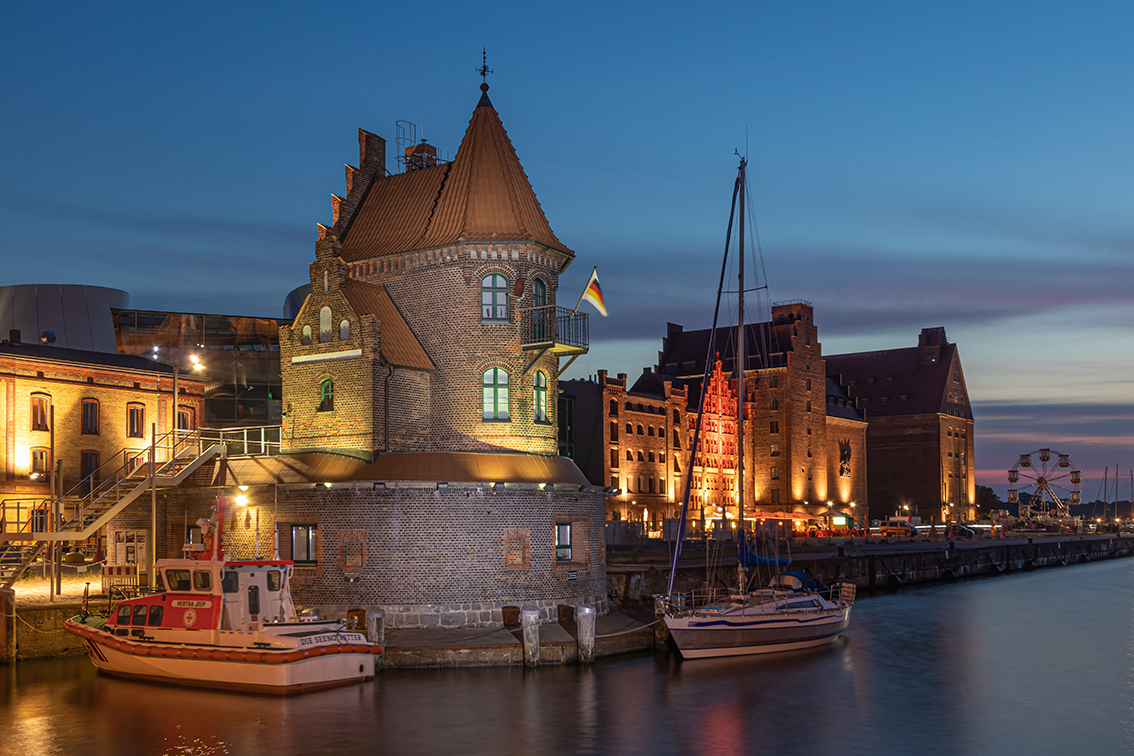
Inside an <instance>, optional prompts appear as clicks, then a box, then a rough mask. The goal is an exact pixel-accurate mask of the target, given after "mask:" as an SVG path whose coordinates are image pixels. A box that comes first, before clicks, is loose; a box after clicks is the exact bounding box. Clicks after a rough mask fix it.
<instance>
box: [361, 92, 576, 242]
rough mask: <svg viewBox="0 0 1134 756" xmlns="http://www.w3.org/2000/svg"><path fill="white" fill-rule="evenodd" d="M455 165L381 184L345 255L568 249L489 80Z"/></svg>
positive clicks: (368, 199)
mask: <svg viewBox="0 0 1134 756" xmlns="http://www.w3.org/2000/svg"><path fill="white" fill-rule="evenodd" d="M481 90H482V91H483V92H484V94H483V95H482V96H481V98H480V102H479V103H478V104H477V106H476V109H475V110H474V111H473V116H472V120H470V121H469V127H468V130H467V131H465V136H464V139H462V140H461V146H460V147H459V148H458V150H457V156H456V157H455V158H454V159H453V162H451V163H446V164H442V165H436V166H431V167H428V168H421V169H418V170H413V171H408V172H406V173H403V174H399V175H395V176H389V177H386V178H381V179H378V180H376V181H374V182H373V183H372V184H371V185H370V189H369V191H368V192H367V194H366V196H365V198H364V199H363V200H362V204H361V206H360V207H359V208H358V210H357V211H356V212H355V214H354V216H353V217H352V219H351V221H350V225H349V226H348V227H347V229H346V231H345V233H344V235H343V239H342V257H343V260H345V261H347V262H357V261H359V260H366V259H369V258H372V257H377V256H379V255H392V254H399V253H402V252H410V251H413V250H417V249H429V248H432V247H440V246H444V245H447V244H453V243H455V242H459V241H470V242H505V241H531V242H535V243H537V244H542V245H544V246H546V247H551V248H552V249H556V250H559V251H560V252H563V253H564V254H567V255H569V256H572V257H573V256H574V254H575V253H574V252H572V251H571V250H570V249H568V248H567V247H566V246H564V244H563V243H562V242H561V241H559V239H558V238H556V236H555V232H553V231H552V230H551V226H550V225H549V224H548V222H547V218H546V217H544V214H543V208H541V207H540V204H539V200H537V199H536V196H535V192H534V191H532V187H531V184H530V183H529V182H528V177H527V174H525V173H524V169H523V166H521V165H520V160H519V158H518V157H516V150H515V148H514V147H513V146H512V142H511V140H510V139H508V133H507V132H506V131H505V130H504V126H503V124H502V123H501V122H500V116H499V115H497V113H496V110H495V109H494V108H493V107H492V102H491V101H489V99H488V85H487V84H482V85H481Z"/></svg>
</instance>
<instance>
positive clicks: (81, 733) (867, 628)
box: [0, 559, 1134, 756]
mask: <svg viewBox="0 0 1134 756" xmlns="http://www.w3.org/2000/svg"><path fill="white" fill-rule="evenodd" d="M0 752H2V753H4V754H20V756H38V755H39V754H75V753H81V754H84V756H92V755H96V754H114V755H115V756H124V755H131V754H168V755H169V756H174V755H178V756H181V755H203V754H233V755H243V754H273V755H277V756H284V755H285V754H321V753H344V754H345V753H375V754H378V753H382V754H411V753H412V754H416V753H426V754H428V753H445V754H453V753H460V754H490V753H504V754H537V753H539V754H558V753H563V754H575V753H592V754H637V753H641V754H820V753H823V754H872V755H875V756H877V755H879V754H912V753H917V754H966V755H967V754H1072V753H1089V754H1092V755H1093V756H1100V755H1103V754H1129V753H1132V752H1134V560H1130V559H1122V560H1114V561H1107V562H1103V563H1095V564H1089V565H1083V566H1075V567H1068V568H1063V569H1052V570H1038V571H1035V572H1029V573H1018V574H1011V575H1005V576H1001V577H996V578H986V579H978V580H971V581H964V582H956V583H949V584H938V585H934V586H930V587H923V588H915V589H909V590H905V591H901V592H897V593H889V594H882V595H877V596H873V597H865V596H862V597H860V600H859V601H858V603H857V604H856V605H855V607H854V612H853V614H852V620H851V627H850V629H849V630H848V631H847V632H846V634H845V635H844V636H843V638H841V639H840V640H839V641H838V642H837V643H836V644H835V645H832V646H830V647H828V648H825V649H821V650H817V651H808V652H795V653H789V654H783V655H773V656H766V657H738V658H731V659H713V660H701V661H690V662H682V661H680V660H679V659H678V658H677V657H676V656H674V655H673V654H667V653H657V654H655V653H652V652H648V653H642V654H636V655H632V656H623V657H615V658H612V659H605V660H600V661H599V662H598V663H597V664H595V665H594V666H593V667H587V668H581V667H576V666H566V667H545V668H541V669H537V670H527V671H525V670H523V669H518V668H493V669H456V670H400V671H395V672H387V673H383V674H380V675H379V676H378V678H377V679H376V680H375V681H374V682H370V683H365V684H363V685H355V686H351V687H346V688H338V689H334V690H329V691H322V692H317V693H311V694H307V695H302V696H297V697H292V698H283V699H280V698H275V697H266V696H254V695H245V694H235V693H223V692H212V691H202V690H193V689H185V688H178V687H174V686H166V685H157V684H149V683H140V682H131V681H124V680H116V679H114V678H110V677H107V676H104V675H100V674H98V673H96V671H95V670H94V668H93V667H92V666H91V664H90V662H89V661H87V659H86V657H69V658H62V659H50V660H42V661H25V662H20V663H19V664H16V665H10V666H7V667H0Z"/></svg>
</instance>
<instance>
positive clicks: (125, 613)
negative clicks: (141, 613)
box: [114, 604, 131, 625]
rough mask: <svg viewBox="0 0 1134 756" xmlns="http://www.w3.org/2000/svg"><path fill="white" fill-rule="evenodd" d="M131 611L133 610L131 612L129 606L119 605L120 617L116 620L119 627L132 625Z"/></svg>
mask: <svg viewBox="0 0 1134 756" xmlns="http://www.w3.org/2000/svg"><path fill="white" fill-rule="evenodd" d="M130 611H131V610H130V605H129V604H119V606H118V616H117V617H116V618H115V620H114V621H115V623H117V624H119V625H129V624H130Z"/></svg>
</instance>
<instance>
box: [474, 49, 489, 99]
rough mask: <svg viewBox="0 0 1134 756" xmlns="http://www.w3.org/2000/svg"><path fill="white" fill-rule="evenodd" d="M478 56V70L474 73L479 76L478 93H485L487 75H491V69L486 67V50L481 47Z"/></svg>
mask: <svg viewBox="0 0 1134 756" xmlns="http://www.w3.org/2000/svg"><path fill="white" fill-rule="evenodd" d="M480 55H481V62H480V68H478V69H476V72H477V73H478V74H480V78H481V84H480V91H481V92H487V91H488V75H489V74H490V73H492V69H491V68H489V67H488V48H486V47H482V48H481V49H480Z"/></svg>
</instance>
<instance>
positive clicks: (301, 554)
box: [291, 525, 318, 564]
mask: <svg viewBox="0 0 1134 756" xmlns="http://www.w3.org/2000/svg"><path fill="white" fill-rule="evenodd" d="M317 528H318V526H316V525H292V526H291V559H292V561H293V562H295V563H296V564H313V563H314V562H315V557H316V546H317V533H318V530H317Z"/></svg>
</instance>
